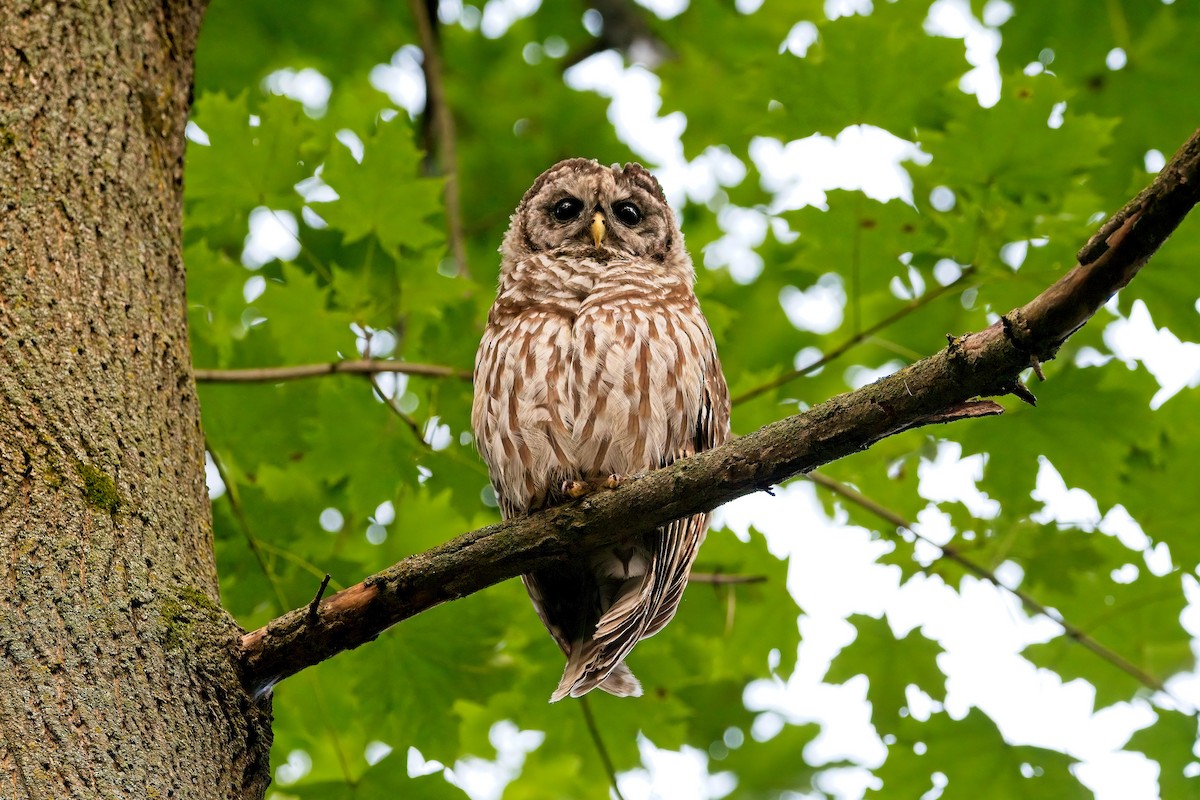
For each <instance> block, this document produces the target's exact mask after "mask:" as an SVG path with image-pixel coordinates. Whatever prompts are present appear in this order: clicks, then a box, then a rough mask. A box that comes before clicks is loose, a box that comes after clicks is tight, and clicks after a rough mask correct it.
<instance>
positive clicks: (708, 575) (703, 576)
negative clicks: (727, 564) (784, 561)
mask: <svg viewBox="0 0 1200 800" xmlns="http://www.w3.org/2000/svg"><path fill="white" fill-rule="evenodd" d="M766 582H767V576H766V575H733V574H726V573H724V572H693V573H692V574H691V575H688V583H708V584H712V585H713V586H738V585H741V584H745V583H766Z"/></svg>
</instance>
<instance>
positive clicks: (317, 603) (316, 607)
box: [308, 572, 330, 619]
mask: <svg viewBox="0 0 1200 800" xmlns="http://www.w3.org/2000/svg"><path fill="white" fill-rule="evenodd" d="M329 578H330V575H329V573H328V572H326V573H325V577H324V578H323V579H322V580H321V585H320V586H319V587H318V588H317V594H316V596H315V597H313V599H312V602H311V603H309V604H308V617H309V619H316V618H317V613H318V612H319V611H320V609H321V598H322V597H323V596H324V595H325V590H326V589H327V588H329Z"/></svg>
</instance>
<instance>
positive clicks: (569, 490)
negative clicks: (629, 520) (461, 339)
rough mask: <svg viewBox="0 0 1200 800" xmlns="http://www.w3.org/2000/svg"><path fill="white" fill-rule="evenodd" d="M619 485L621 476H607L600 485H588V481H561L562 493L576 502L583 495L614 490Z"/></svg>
mask: <svg viewBox="0 0 1200 800" xmlns="http://www.w3.org/2000/svg"><path fill="white" fill-rule="evenodd" d="M620 485H621V476H619V475H609V476H608V477H607V478H605V479H604V480H603V481H602V482H600V483H589V482H588V481H563V482H562V486H561V487H560V488H561V489H562V493H563V494H565V495H566V496H567V497H570V498H571V499H573V500H578V499H579V498H581V497H584V496H585V495H589V494H591V493H592V492H596V491H599V490H600V489H616V488H617V487H618V486H620Z"/></svg>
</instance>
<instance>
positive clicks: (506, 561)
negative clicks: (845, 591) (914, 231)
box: [241, 131, 1200, 691]
mask: <svg viewBox="0 0 1200 800" xmlns="http://www.w3.org/2000/svg"><path fill="white" fill-rule="evenodd" d="M1198 200H1200V131H1198V132H1197V133H1196V134H1195V135H1193V137H1192V138H1191V139H1189V140H1188V142H1187V143H1186V144H1185V145H1184V147H1183V148H1182V149H1181V150H1180V151H1179V153H1177V154H1176V155H1175V157H1174V158H1172V160H1171V162H1170V163H1169V164H1167V166H1166V167H1164V168H1163V170H1162V172H1160V173H1159V174H1158V176H1157V177H1156V178H1155V180H1154V183H1153V184H1152V185H1151V186H1150V187H1149V188H1148V189H1147V190H1146V191H1144V192H1142V194H1140V195H1139V196H1138V197H1137V198H1136V199H1134V200H1133V201H1131V203H1130V204H1129V205H1128V206H1126V208H1125V209H1123V210H1122V211H1121V212H1120V213H1119V214H1118V215H1117V217H1116V218H1119V219H1121V220H1123V222H1121V224H1120V225H1118V226H1116V227H1113V226H1112V224H1111V223H1109V224H1106V226H1105V227H1104V228H1103V229H1102V232H1104V231H1108V233H1107V234H1106V235H1105V236H1104V238H1103V242H1104V249H1103V252H1101V253H1100V254H1099V255H1098V256H1096V257H1095V258H1094V259H1093V260H1091V261H1089V262H1088V263H1087V264H1080V265H1077V266H1076V267H1075V268H1073V269H1072V270H1071V271H1070V272H1069V273H1068V274H1067V275H1065V276H1064V277H1063V278H1062V279H1061V280H1059V281H1058V282H1057V283H1055V284H1054V285H1053V286H1051V287H1050V288H1049V289H1047V290H1046V291H1044V292H1043V293H1042V294H1040V295H1038V296H1037V297H1035V298H1034V299H1033V300H1032V301H1030V302H1029V303H1028V304H1026V305H1025V306H1024V307H1022V308H1020V309H1016V310H1014V311H1012V312H1009V314H1008V315H1007V319H1008V320H1009V323H1008V324H1002V323H1001V322H997V323H995V324H994V325H992V326H990V327H988V328H986V329H984V330H982V331H980V332H978V333H973V334H969V335H966V336H961V337H958V338H956V339H953V340H952V341H951V342H950V343H949V344H948V345H947V346H946V348H945V349H943V350H942V351H941V352H939V353H937V354H936V355H933V356H930V357H928V358H925V359H923V360H921V361H918V362H917V363H915V364H911V365H909V366H907V367H905V368H904V369H902V370H900V371H899V372H897V373H895V374H893V375H890V376H888V377H886V378H883V379H882V380H879V381H877V382H875V383H873V384H871V385H870V386H866V387H863V388H862V389H859V390H857V391H854V392H850V393H847V394H843V395H839V396H837V397H834V398H832V399H830V400H828V401H826V402H824V403H822V404H820V405H818V406H815V407H814V408H813V409H812V410H810V411H808V412H807V413H804V414H799V415H796V416H792V417H787V418H785V419H782V420H779V421H778V422H774V423H772V424H770V425H767V426H766V427H764V428H761V429H759V430H757V431H755V432H753V433H751V434H748V435H746V436H743V437H741V438H738V439H735V440H733V441H732V442H729V443H728V444H725V445H723V446H721V447H719V448H717V449H715V450H710V451H708V452H704V453H699V454H697V455H695V456H691V457H689V458H685V459H682V460H680V461H677V462H675V463H674V464H673V465H671V466H669V467H667V468H665V469H661V470H657V471H655V472H651V473H647V474H644V475H640V476H635V477H633V478H631V479H629V480H627V481H625V482H624V483H623V484H622V485H621V486H620V487H619V488H617V489H615V490H613V491H610V492H601V493H597V494H594V495H590V496H588V497H586V498H583V499H581V500H579V501H575V502H572V503H568V504H566V505H562V506H558V507H555V508H551V509H548V510H546V511H543V512H541V513H538V514H535V515H533V516H530V517H524V518H520V519H513V520H509V521H507V522H503V523H497V524H494V525H489V526H487V527H485V528H480V529H478V530H475V531H471V532H470V533H466V534H463V535H462V536H459V537H457V538H455V539H453V540H451V541H449V542H447V543H445V544H443V545H440V546H438V547H435V548H433V549H432V550H428V551H426V552H424V553H418V554H416V555H413V556H410V557H409V558H406V559H404V560H403V561H401V562H399V563H398V564H395V565H394V566H392V567H389V568H388V569H386V570H384V571H383V572H380V573H378V574H376V575H373V576H371V577H369V578H367V579H366V580H365V581H363V582H362V583H360V584H358V585H356V586H351V587H350V588H348V589H345V590H343V591H341V592H338V593H337V594H335V595H333V596H332V597H330V598H327V599H326V600H325V601H324V602H323V603H322V604H321V606H320V609H319V611H318V615H317V619H316V620H311V619H310V617H309V614H308V608H307V607H303V608H299V609H296V610H294V611H291V612H288V613H287V614H285V615H283V616H282V617H279V618H278V619H276V620H274V621H273V622H271V623H269V624H267V625H266V626H265V627H263V628H260V629H258V630H256V631H253V632H251V633H248V634H246V635H245V636H243V637H242V640H241V665H242V674H243V680H244V681H245V682H246V684H247V686H248V687H249V688H251V689H252V690H255V691H261V690H263V689H265V688H267V687H269V686H271V685H272V684H273V683H275V682H276V681H278V680H281V679H283V678H286V677H287V676H289V675H293V674H295V673H296V672H299V671H300V670H302V669H304V668H306V667H309V666H312V665H313V664H316V663H319V662H321V661H323V660H325V659H326V658H329V657H331V656H333V655H335V654H337V653H339V652H341V651H343V650H348V649H351V648H354V647H358V646H359V645H361V644H363V643H365V642H368V641H370V640H371V639H374V638H375V637H376V636H378V635H379V634H380V633H381V632H383V631H384V630H386V629H387V628H388V627H390V626H391V625H394V624H395V623H397V622H400V621H401V620H404V619H407V618H408V617H411V616H413V615H414V614H418V613H420V612H422V611H424V610H426V609H429V608H431V607H433V606H435V605H438V604H440V603H443V602H446V601H448V600H454V599H456V598H460V597H464V596H466V595H468V594H472V593H473V592H477V591H479V590H481V589H483V588H485V587H487V586H491V585H492V584H495V583H498V582H500V581H502V580H506V579H508V578H512V577H515V576H517V575H520V574H522V573H525V572H530V571H532V570H534V569H538V568H545V567H547V566H550V565H552V564H553V563H554V562H555V561H556V560H558V559H561V558H563V557H564V556H565V555H567V554H568V553H573V552H579V551H580V550H581V549H584V548H593V547H597V546H602V545H606V544H611V543H613V542H615V541H617V540H618V539H619V538H621V537H623V536H626V535H631V534H635V533H643V532H647V531H650V530H653V529H654V528H655V527H658V526H659V525H661V524H663V523H666V522H669V521H671V520H674V519H679V518H680V517H685V516H688V515H690V514H695V513H699V512H703V511H708V510H711V509H713V508H716V507H717V506H719V505H721V504H722V503H725V502H728V501H729V500H732V499H734V498H735V497H740V496H742V495H746V494H750V493H752V492H755V491H759V490H761V489H763V488H766V487H769V486H771V485H772V484H776V483H780V482H781V481H784V480H786V479H788V478H790V477H792V476H795V475H798V474H800V473H804V472H811V471H812V470H814V469H816V468H817V467H819V466H821V465H822V464H827V463H829V462H830V461H835V460H837V459H839V458H842V457H844V456H847V455H850V454H851V453H855V452H858V451H861V450H865V449H866V448H868V447H870V446H871V445H872V444H874V443H875V442H877V441H879V440H880V439H883V438H885V437H887V436H891V435H892V434H894V433H897V432H898V431H902V430H907V429H909V428H912V427H915V426H918V425H924V424H930V423H935V422H944V421H948V420H951V419H957V418H960V417H961V416H964V414H963V409H973V408H974V407H975V406H976V405H977V401H975V398H979V397H988V396H995V395H1002V394H1006V393H1010V392H1012V391H1013V390H1014V387H1015V386H1016V385H1017V381H1018V380H1019V376H1020V374H1021V372H1022V371H1023V370H1025V369H1027V368H1028V367H1029V363H1030V361H1029V358H1030V355H1033V356H1035V357H1037V358H1038V360H1039V361H1042V362H1045V361H1048V360H1050V359H1052V358H1053V357H1054V354H1055V353H1056V352H1057V351H1058V348H1059V347H1060V346H1061V344H1062V342H1064V341H1065V340H1066V339H1067V337H1069V336H1070V335H1071V333H1073V332H1074V331H1075V330H1076V329H1078V328H1079V326H1080V325H1082V324H1083V323H1084V322H1085V321H1086V320H1087V319H1088V318H1089V317H1090V316H1091V315H1092V314H1094V313H1095V312H1096V311H1097V310H1098V309H1099V308H1100V307H1101V306H1102V305H1103V304H1104V303H1105V302H1106V301H1107V300H1108V298H1109V297H1110V296H1111V295H1112V294H1113V293H1114V292H1116V291H1117V290H1118V289H1120V288H1121V287H1122V286H1124V285H1126V284H1127V283H1128V282H1129V280H1130V279H1131V278H1132V277H1133V276H1134V275H1135V274H1136V273H1137V270H1138V269H1139V268H1140V267H1141V266H1142V265H1143V264H1145V263H1146V261H1147V259H1149V258H1150V256H1151V255H1152V254H1153V253H1154V251H1155V250H1156V249H1157V248H1158V247H1159V246H1160V245H1161V244H1162V243H1163V241H1164V240H1165V239H1166V238H1167V236H1168V235H1170V233H1171V231H1172V230H1174V229H1175V227H1176V226H1178V225H1179V223H1180V222H1181V221H1182V220H1183V218H1184V216H1186V215H1187V213H1188V211H1190V210H1191V208H1192V206H1194V205H1195V204H1196V202H1197V201H1198ZM1095 241H1096V240H1095V239H1093V242H1095ZM1092 247H1093V246H1092V245H1089V248H1092ZM1088 252H1089V254H1090V255H1094V254H1095V252H1096V251H1095V250H1094V249H1089V250H1088ZM984 408H986V406H983V407H980V409H979V410H980V411H982V410H984ZM990 410H994V409H990ZM965 415H966V416H972V415H973V414H971V413H967V414H965Z"/></svg>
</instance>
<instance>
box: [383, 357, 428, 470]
mask: <svg viewBox="0 0 1200 800" xmlns="http://www.w3.org/2000/svg"><path fill="white" fill-rule="evenodd" d="M371 386H372V387H373V388H374V389H375V393H376V394H377V395H379V397H380V399H381V400H383V404H384V405H385V406H387V407H388V410H389V411H391V412H392V413H393V414H395V415H396V416H397V417H398V418H399V419H400V421H401V422H403V423H404V425H405V427H407V428H408V429H409V430H410V431H412V434H413V436H415V437H417V442H418V443H419V444H420V446H421V447H422V448H424V449H425V450H428V451H430V452H433V446H432V445H430V444H429V442H428V441H427V440H426V439H425V431H424V429H422V428H421V424H420V423H419V422H417V421H416V420H415V419H413V418H412V417H410V416H409V415H408V414H405V413H404V412H403V411H401V410H400V406H398V405H396V399H395V398H393V397H388V396H387V394H386V393H385V392H384V391H383V387H382V386H380V385H379V381H378V380H376V379H375V376H374V375H372V376H371Z"/></svg>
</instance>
